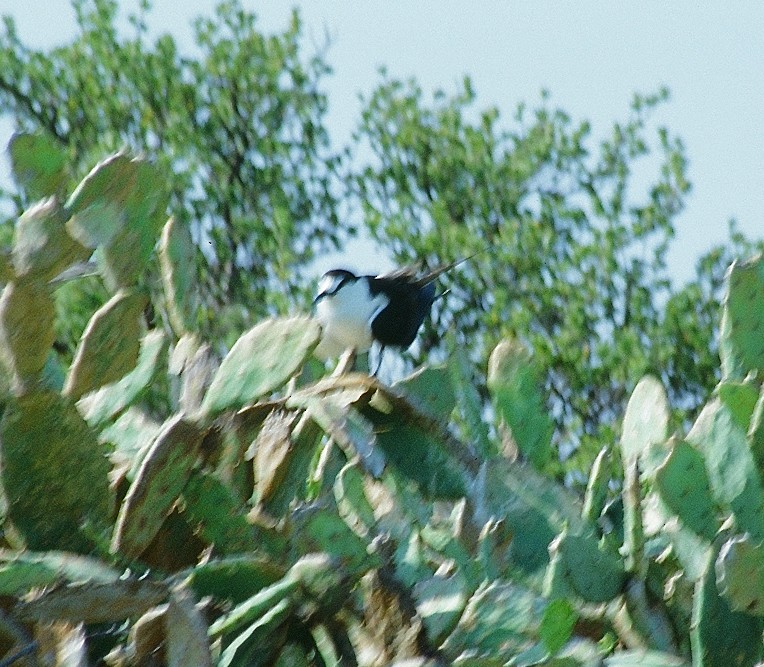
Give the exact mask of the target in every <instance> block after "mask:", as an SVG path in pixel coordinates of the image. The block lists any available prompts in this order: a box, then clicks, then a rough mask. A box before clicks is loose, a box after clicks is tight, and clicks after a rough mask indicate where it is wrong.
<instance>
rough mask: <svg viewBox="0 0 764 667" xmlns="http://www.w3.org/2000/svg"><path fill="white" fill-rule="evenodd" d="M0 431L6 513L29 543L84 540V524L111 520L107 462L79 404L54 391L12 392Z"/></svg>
mask: <svg viewBox="0 0 764 667" xmlns="http://www.w3.org/2000/svg"><path fill="white" fill-rule="evenodd" d="M0 437H1V438H2V443H3V466H2V481H3V489H4V491H5V495H6V497H7V500H8V513H9V516H10V518H11V520H12V521H13V522H14V524H15V525H16V526H17V528H18V529H19V530H20V531H21V533H22V534H23V535H24V537H25V539H26V542H27V545H28V546H29V547H30V548H31V549H71V550H75V551H77V550H81V549H83V548H86V547H87V546H88V541H87V540H86V539H85V538H84V537H83V535H82V533H81V530H80V529H81V527H82V525H83V524H84V523H87V522H90V523H92V524H94V525H101V524H102V523H105V522H106V521H107V520H108V515H109V511H110V504H111V499H110V493H109V480H108V473H109V462H108V460H107V458H106V452H105V451H104V448H103V447H102V446H101V445H100V444H99V443H98V440H97V438H96V435H95V433H94V432H93V431H91V430H90V427H89V426H88V425H87V424H86V423H85V421H84V420H83V419H82V417H80V415H79V413H78V412H77V409H76V408H75V407H74V405H73V404H72V403H70V402H69V401H68V400H66V399H65V398H63V397H61V396H60V395H59V394H57V393H54V392H36V393H31V394H27V395H25V396H23V397H21V398H18V399H15V400H12V401H11V402H10V403H9V405H8V407H7V409H6V411H5V414H4V415H3V419H2V423H1V424H0Z"/></svg>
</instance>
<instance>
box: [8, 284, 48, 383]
mask: <svg viewBox="0 0 764 667" xmlns="http://www.w3.org/2000/svg"><path fill="white" fill-rule="evenodd" d="M54 319H55V306H54V303H53V297H52V296H51V294H50V289H49V288H48V286H47V285H46V284H44V283H42V282H39V281H25V282H23V283H20V282H11V283H8V284H7V285H6V286H5V289H3V293H2V296H0V354H1V355H2V358H3V362H4V363H5V365H6V366H7V368H8V370H9V372H10V373H11V374H12V375H13V379H14V385H15V388H16V390H17V391H19V392H20V391H24V390H26V389H30V388H31V387H33V386H34V384H35V383H36V382H37V380H39V377H40V373H41V372H42V370H43V368H44V366H45V362H46V361H47V359H48V354H49V352H50V349H51V347H52V345H53V341H54V340H55V331H54V329H53V323H54Z"/></svg>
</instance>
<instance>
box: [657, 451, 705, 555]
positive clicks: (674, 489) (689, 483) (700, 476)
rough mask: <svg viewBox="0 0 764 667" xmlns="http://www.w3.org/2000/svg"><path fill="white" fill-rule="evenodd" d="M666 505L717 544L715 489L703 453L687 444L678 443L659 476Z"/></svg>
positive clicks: (658, 488)
mask: <svg viewBox="0 0 764 667" xmlns="http://www.w3.org/2000/svg"><path fill="white" fill-rule="evenodd" d="M655 485H656V488H657V490H658V493H659V494H660V496H661V498H662V499H663V502H665V503H666V505H667V506H668V507H669V508H670V509H671V510H672V511H673V512H674V513H675V514H676V515H677V516H678V517H679V518H680V519H681V521H682V523H683V524H684V525H685V526H687V528H689V529H690V530H692V531H694V532H695V533H697V534H698V535H700V536H702V537H704V538H706V539H707V540H709V541H710V540H713V539H714V536H715V535H716V531H717V529H718V521H717V519H716V512H715V508H714V501H713V497H712V494H711V485H710V483H709V481H708V475H707V474H706V467H705V464H704V462H703V457H702V456H701V454H700V452H698V450H697V449H695V448H694V447H693V446H692V445H690V444H689V443H687V442H684V441H679V442H676V443H674V445H673V447H672V448H671V453H670V454H669V456H668V457H667V458H666V460H665V461H664V463H663V465H661V466H660V467H659V468H658V469H657V471H656V474H655Z"/></svg>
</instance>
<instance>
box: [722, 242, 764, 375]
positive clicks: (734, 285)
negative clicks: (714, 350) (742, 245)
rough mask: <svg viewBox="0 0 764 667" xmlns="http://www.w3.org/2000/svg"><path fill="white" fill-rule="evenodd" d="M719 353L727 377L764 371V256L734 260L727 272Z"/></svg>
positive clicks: (723, 372) (723, 373)
mask: <svg viewBox="0 0 764 667" xmlns="http://www.w3.org/2000/svg"><path fill="white" fill-rule="evenodd" d="M723 304H724V307H723V310H722V322H721V331H720V332H719V355H720V356H721V361H722V377H723V378H724V379H737V380H742V379H743V378H744V377H745V376H746V375H747V374H748V373H749V372H751V371H758V372H759V375H761V374H762V373H763V372H764V258H762V257H761V256H760V255H759V256H757V257H755V258H753V259H751V260H749V261H747V262H733V263H732V265H731V266H730V268H729V270H728V271H727V291H726V294H725V295H724V300H723Z"/></svg>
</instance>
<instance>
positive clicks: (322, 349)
mask: <svg viewBox="0 0 764 667" xmlns="http://www.w3.org/2000/svg"><path fill="white" fill-rule="evenodd" d="M388 303H389V299H388V298H387V297H386V296H385V295H383V294H377V295H376V296H374V295H372V294H371V293H370V292H369V285H368V283H367V282H366V281H365V280H356V281H353V282H350V283H348V284H346V285H344V286H343V287H342V288H341V289H339V290H338V291H337V292H336V293H335V294H330V295H327V296H325V297H324V298H322V299H320V300H319V301H318V303H317V304H316V318H317V319H318V321H319V322H321V326H322V327H323V329H324V335H323V338H322V339H321V342H320V343H319V345H318V347H317V348H316V352H315V353H316V356H318V357H320V358H322V359H328V358H330V357H336V356H339V355H340V354H342V353H343V352H344V351H345V350H347V349H349V348H352V349H354V350H356V351H357V352H366V351H367V350H368V349H369V348H370V347H371V344H372V342H373V338H372V335H371V323H372V321H373V320H374V318H375V317H376V316H377V315H378V314H379V312H380V311H381V310H382V309H383V308H384V307H385V306H386V305H387V304H388Z"/></svg>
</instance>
